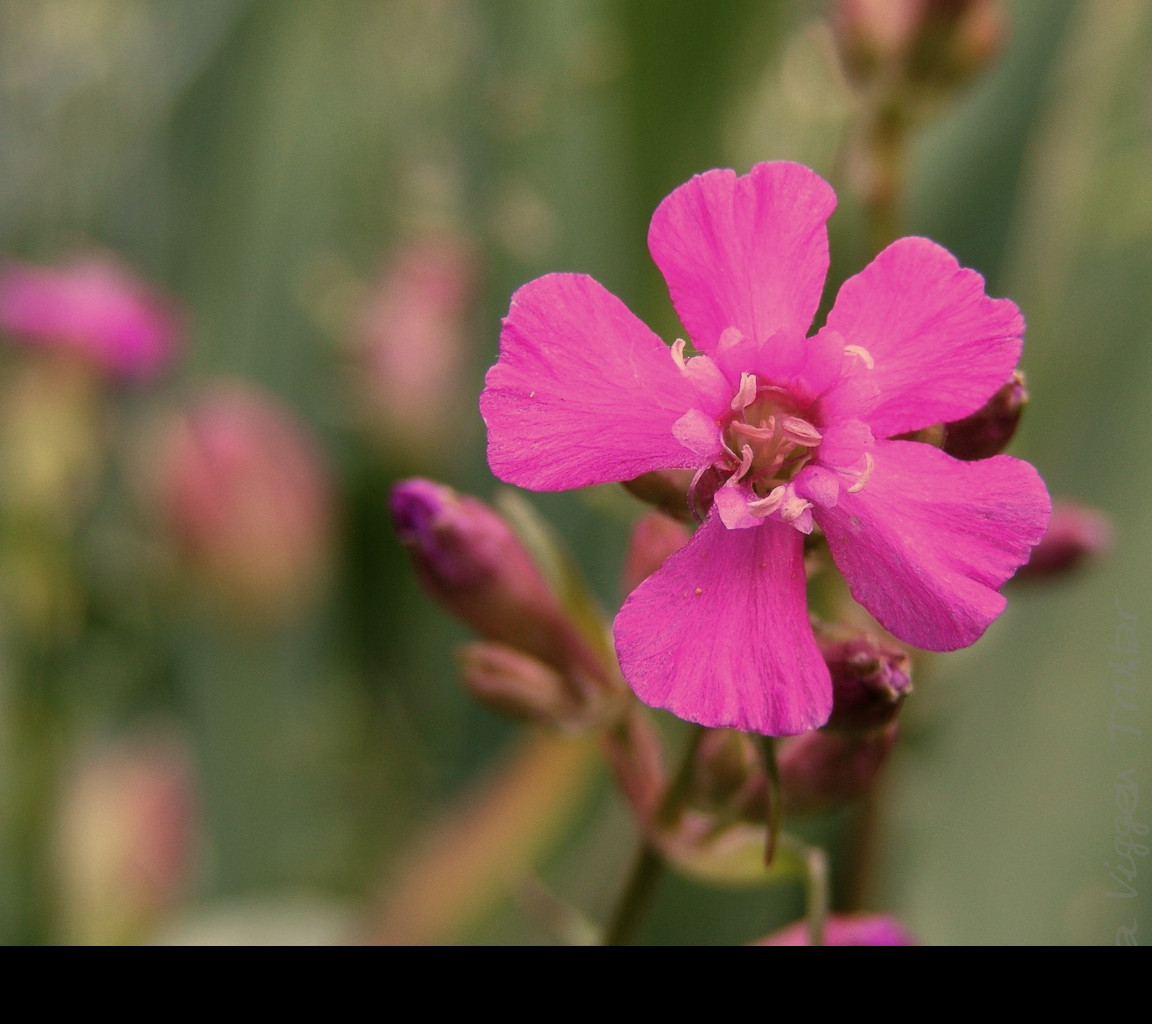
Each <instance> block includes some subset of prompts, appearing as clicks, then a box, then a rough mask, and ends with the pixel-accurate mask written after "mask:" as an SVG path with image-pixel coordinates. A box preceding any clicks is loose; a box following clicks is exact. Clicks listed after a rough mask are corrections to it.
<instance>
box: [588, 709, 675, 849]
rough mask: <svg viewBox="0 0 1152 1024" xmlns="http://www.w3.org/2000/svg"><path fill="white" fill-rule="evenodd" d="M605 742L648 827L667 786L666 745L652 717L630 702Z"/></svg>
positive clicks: (625, 788)
mask: <svg viewBox="0 0 1152 1024" xmlns="http://www.w3.org/2000/svg"><path fill="white" fill-rule="evenodd" d="M601 742H602V745H603V747H604V754H605V756H606V757H607V758H608V763H609V764H610V765H611V766H612V771H613V773H614V775H615V777H616V784H617V785H618V786H619V787H620V791H621V792H622V793H623V794H624V798H625V799H626V800H627V801H628V806H629V807H631V808H632V813H633V814H634V815H635V816H636V820H637V821H638V822H639V824H640V827H641V829H645V828H647V827H648V826H649V825H651V824H652V822H653V821H654V820H655V817H656V812H657V811H658V810H659V808H660V801H661V800H662V799H663V798H664V793H665V789H666V787H667V777H666V775H665V772H664V748H663V745H662V744H661V742H660V734H659V732H657V730H656V727H655V726H654V725H653V724H652V719H651V717H650V716H649V714H648V712H647V711H646V710H645V709H644V708H641V707H640V706H639V705H637V704H636V703H635V702H634V701H629V702H628V705H627V708H626V711H625V713H624V714H622V715H621V716H620V717H619V719H618V720H617V721H616V722H615V723H613V724H612V726H611V727H610V728H609V729H607V730H606V731H605V732H604V734H603V736H602V738H601Z"/></svg>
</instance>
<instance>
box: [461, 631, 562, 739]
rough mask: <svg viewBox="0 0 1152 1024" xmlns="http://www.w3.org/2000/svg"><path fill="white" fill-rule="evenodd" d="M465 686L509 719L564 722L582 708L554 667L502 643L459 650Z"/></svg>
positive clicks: (481, 700) (477, 645) (474, 695)
mask: <svg viewBox="0 0 1152 1024" xmlns="http://www.w3.org/2000/svg"><path fill="white" fill-rule="evenodd" d="M459 658H460V668H461V674H462V675H463V678H464V688H465V689H466V690H467V691H468V693H469V695H470V696H472V697H473V698H474V699H475V700H476V701H477V702H478V703H480V704H483V705H484V706H485V707H487V708H489V709H490V710H492V711H495V712H497V713H498V714H501V715H506V716H507V717H509V718H516V719H521V720H524V721H529V722H546V723H552V724H563V723H566V722H568V721H570V720H572V719H577V718H578V717H579V716H580V714H581V712H582V709H581V708H580V707H579V706H578V705H577V703H576V701H575V699H574V698H573V695H572V691H571V689H570V688H569V687H568V686H567V685H565V682H564V677H563V676H562V675H560V673H559V672H557V671H556V670H555V669H554V668H550V667H549V666H548V665H545V664H544V663H543V662H542V661H539V660H537V659H536V658H533V657H532V656H531V655H528V654H524V653H522V652H521V651H517V650H515V649H513V648H511V647H505V646H504V645H503V644H493V643H474V644H468V645H466V646H465V647H463V648H461V650H460V651H459Z"/></svg>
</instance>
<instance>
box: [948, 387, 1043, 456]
mask: <svg viewBox="0 0 1152 1024" xmlns="http://www.w3.org/2000/svg"><path fill="white" fill-rule="evenodd" d="M1027 404H1028V391H1027V390H1026V388H1025V387H1024V375H1023V374H1022V373H1021V372H1020V371H1019V370H1017V371H1016V372H1015V373H1013V374H1012V377H1011V379H1010V380H1009V381H1008V383H1007V384H1005V385H1004V386H1003V387H1002V388H1001V389H1000V390H999V391H997V392H996V394H994V395H993V396H992V397H991V398H990V399H988V401H987V402H986V403H985V404H984V406H983V407H982V408H980V409H978V410H977V411H976V412H974V413H973V414H972V415H971V416H967V417H965V418H964V419H962V420H955V421H953V422H952V423H946V424H944V451H946V452H947V453H948V454H949V455H951V456H953V457H954V458H957V459H964V460H965V461H966V462H975V461H976V460H977V459H988V458H991V457H992V456H993V455H998V454H1000V452H1002V451H1003V450H1004V449H1005V448H1007V447H1008V442H1009V441H1011V440H1012V435H1013V434H1015V433H1016V427H1017V426H1018V425H1019V423H1020V416H1021V414H1022V413H1023V412H1024V406H1025V405H1027Z"/></svg>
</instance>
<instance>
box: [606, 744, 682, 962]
mask: <svg viewBox="0 0 1152 1024" xmlns="http://www.w3.org/2000/svg"><path fill="white" fill-rule="evenodd" d="M703 737H704V729H703V728H702V727H701V726H697V727H695V728H694V729H693V731H692V736H691V738H690V739H689V741H688V745H687V747H686V749H685V751H684V757H683V760H682V761H681V762H680V768H679V770H678V771H677V772H676V777H675V778H674V779H673V780H672V782H671V783H670V784H669V786H668V789H667V790H666V791H665V793H664V798H663V800H661V802H660V807H659V809H658V810H657V811H656V816H655V818H654V820H653V822H652V827H653V828H654V829H660V828H663V827H665V826H667V825H670V824H674V823H675V820H676V818H677V817H678V816H679V813H680V809H681V807H682V806H683V803H684V797H685V796H686V795H687V792H688V786H689V784H690V782H691V780H692V764H693V761H694V760H695V758H696V749H697V748H698V747H699V745H700V740H701V739H703ZM663 873H664V856H663V854H661V853H660V851H659V850H658V849H657V848H656V846H655V845H654V844H653V843H652V841H651V840H650V839H647V838H645V839H644V840H643V841H642V842H641V844H640V849H639V850H638V851H637V853H636V856H635V858H634V859H633V861H632V869H631V871H630V872H629V873H628V880H627V881H626V882H625V884H624V889H623V890H622V892H621V893H620V898H619V899H618V900H617V901H616V906H615V908H614V909H613V911H612V916H611V918H610V919H609V922H608V926H607V928H605V930H604V940H603V942H602V945H605V946H626V945H628V943H629V941H630V940H631V938H632V936H633V935H634V934H635V933H636V929H637V928H638V927H639V925H640V922H641V921H642V920H643V919H644V915H645V914H646V913H647V912H648V907H649V906H650V905H651V903H652V897H653V895H654V894H655V892H656V886H657V884H658V883H659V881H660V878H661V877H662V875H663Z"/></svg>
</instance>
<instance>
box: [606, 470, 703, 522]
mask: <svg viewBox="0 0 1152 1024" xmlns="http://www.w3.org/2000/svg"><path fill="white" fill-rule="evenodd" d="M691 484H692V470H690V469H656V470H653V471H652V472H651V473H645V474H644V475H643V476H638V477H636V479H635V480H625V481H624V484H623V487H624V489H625V490H626V491H628V493H629V494H631V495H633V496H634V497H636V498H639V499H640V500H641V501H643V502H646V503H647V504H649V505H654V506H656V508H658V509H659V510H660V511H661V512H664V513H665V514H667V515H670V516H671V517H672V518H673V519H679V520H680V521H681V522H685V523H690V522H691V521H692V510H691V509H690V508H689V507H688V488H689V487H690V486H691ZM704 507H705V508H707V507H708V506H707V505H705V506H704Z"/></svg>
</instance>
